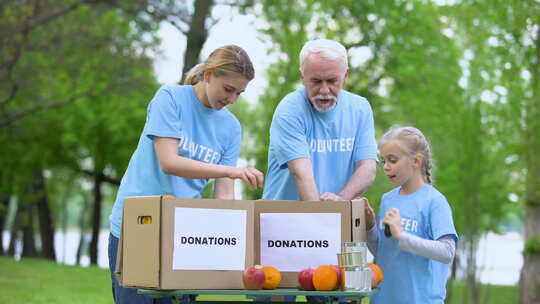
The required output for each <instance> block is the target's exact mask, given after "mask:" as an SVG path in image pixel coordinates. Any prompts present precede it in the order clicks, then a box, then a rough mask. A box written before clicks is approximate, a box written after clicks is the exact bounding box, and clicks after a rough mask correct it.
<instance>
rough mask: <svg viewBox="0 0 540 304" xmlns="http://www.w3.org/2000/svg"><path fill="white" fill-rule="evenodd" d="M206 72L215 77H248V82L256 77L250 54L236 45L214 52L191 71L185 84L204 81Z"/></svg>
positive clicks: (223, 47)
mask: <svg viewBox="0 0 540 304" xmlns="http://www.w3.org/2000/svg"><path fill="white" fill-rule="evenodd" d="M206 71H212V73H214V75H215V76H223V75H228V74H231V73H237V74H240V75H242V76H244V77H246V79H247V80H252V79H253V78H254V77H255V71H254V69H253V64H252V63H251V60H250V59H249V56H248V54H247V53H246V51H244V50H243V49H242V48H241V47H239V46H236V45H226V46H222V47H220V48H217V49H215V50H214V51H212V53H210V56H208V58H207V59H206V60H205V61H204V62H203V63H199V64H197V65H196V66H194V67H193V68H191V70H189V72H188V73H187V75H186V79H185V80H184V84H185V85H195V84H197V83H198V82H200V81H202V80H203V78H204V73H205V72H206Z"/></svg>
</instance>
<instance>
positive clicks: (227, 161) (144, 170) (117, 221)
mask: <svg viewBox="0 0 540 304" xmlns="http://www.w3.org/2000/svg"><path fill="white" fill-rule="evenodd" d="M253 77H254V70H253V65H252V63H251V60H250V59H249V57H248V55H247V53H246V52H245V51H244V50H243V49H242V48H240V47H238V46H235V45H228V46H224V47H220V48H218V49H216V50H214V51H213V52H212V53H211V54H210V56H209V57H208V59H207V60H206V61H205V62H204V63H201V64H199V65H197V66H195V67H194V68H193V69H192V70H191V71H190V72H189V73H188V75H187V76H186V79H185V81H184V85H165V86H163V87H161V88H160V89H159V90H158V91H157V93H156V95H155V96H154V98H153V99H152V101H151V102H150V104H149V105H148V110H147V117H146V123H145V126H144V129H143V132H142V134H141V137H140V139H139V143H138V145H137V149H136V150H135V152H134V153H133V155H132V157H131V160H130V161H129V165H128V168H127V170H126V172H125V174H124V177H123V178H122V182H121V184H120V188H119V189H118V194H117V196H116V201H115V203H114V206H113V209H112V214H111V216H110V222H111V234H110V236H109V268H110V271H111V280H112V285H113V286H112V287H113V296H114V300H115V302H116V303H117V304H123V303H130V304H133V303H153V302H154V301H155V300H153V299H150V298H148V297H146V296H142V295H138V294H137V292H136V289H134V288H123V287H122V286H120V285H119V284H118V282H117V281H116V278H115V276H114V269H115V264H116V252H117V248H118V238H119V236H120V232H121V231H120V230H121V226H122V210H123V207H124V198H126V197H129V196H144V195H165V194H169V195H174V196H177V197H184V198H198V197H200V196H201V191H202V190H203V189H204V187H205V185H206V184H207V183H208V179H210V178H215V185H214V198H219V199H234V179H241V180H243V181H244V182H245V183H246V184H247V186H248V187H250V188H257V187H262V185H263V174H262V173H261V172H260V171H258V170H257V169H255V168H237V167H236V162H237V159H238V155H239V153H240V142H241V135H242V129H241V127H240V123H239V122H238V120H237V119H236V117H234V115H233V114H232V113H231V112H229V111H228V110H227V109H226V108H225V107H226V106H228V105H229V104H233V103H234V102H235V101H236V100H237V99H238V97H239V96H240V94H241V93H242V92H243V91H244V90H245V88H246V86H247V84H248V82H249V81H251V80H252V79H253ZM169 302H170V299H165V300H164V301H163V302H160V303H169Z"/></svg>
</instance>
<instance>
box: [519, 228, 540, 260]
mask: <svg viewBox="0 0 540 304" xmlns="http://www.w3.org/2000/svg"><path fill="white" fill-rule="evenodd" d="M523 254H524V255H525V256H538V255H540V235H539V234H538V233H534V234H533V235H532V236H530V237H529V238H528V239H527V240H526V241H525V249H523Z"/></svg>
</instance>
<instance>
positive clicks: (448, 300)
mask: <svg viewBox="0 0 540 304" xmlns="http://www.w3.org/2000/svg"><path fill="white" fill-rule="evenodd" d="M455 252H456V254H455V257H454V260H453V261H452V268H451V269H450V279H449V280H448V282H447V283H446V299H445V300H444V302H445V303H452V296H453V295H454V292H453V291H454V283H455V282H456V271H457V265H459V255H458V248H457V244H456V251H455Z"/></svg>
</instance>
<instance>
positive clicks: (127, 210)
mask: <svg viewBox="0 0 540 304" xmlns="http://www.w3.org/2000/svg"><path fill="white" fill-rule="evenodd" d="M365 239H366V231H365V219H364V200H362V199H361V200H353V201H348V202H300V201H267V200H257V201H249V200H235V201H232V200H216V199H184V198H174V197H163V196H161V197H160V196H145V197H131V198H127V199H126V200H125V201H124V216H123V221H122V235H121V239H120V243H119V246H118V248H119V249H118V260H117V263H116V274H117V278H118V281H119V282H120V284H121V285H123V286H126V287H141V288H156V289H243V288H244V286H243V282H242V274H243V271H244V270H245V269H246V268H247V267H250V266H253V265H255V264H260V265H264V266H266V265H268V266H274V267H276V268H278V269H279V270H280V271H281V275H282V281H281V284H280V285H279V287H293V288H294V287H297V286H298V281H297V273H298V271H300V270H302V269H304V268H308V267H312V268H313V267H316V266H318V265H322V264H337V256H336V254H337V253H338V252H340V251H341V244H342V242H348V241H365Z"/></svg>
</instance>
